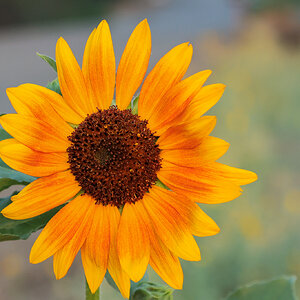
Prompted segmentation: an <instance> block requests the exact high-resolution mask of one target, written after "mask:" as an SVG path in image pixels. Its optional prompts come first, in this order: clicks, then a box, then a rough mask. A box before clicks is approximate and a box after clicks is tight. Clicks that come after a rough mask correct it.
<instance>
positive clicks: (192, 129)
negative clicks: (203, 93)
mask: <svg viewBox="0 0 300 300" xmlns="http://www.w3.org/2000/svg"><path fill="white" fill-rule="evenodd" d="M215 125H216V117H214V116H205V117H202V118H200V119H199V120H197V121H192V122H189V123H182V124H180V125H177V126H173V127H170V128H169V129H167V130H166V131H165V132H164V133H162V134H161V136H160V137H159V138H158V140H157V144H158V145H159V148H160V149H161V150H175V149H193V148H195V147H197V146H198V145H200V144H201V142H202V138H203V137H205V136H208V135H209V134H210V133H211V131H212V130H213V129H214V127H215Z"/></svg>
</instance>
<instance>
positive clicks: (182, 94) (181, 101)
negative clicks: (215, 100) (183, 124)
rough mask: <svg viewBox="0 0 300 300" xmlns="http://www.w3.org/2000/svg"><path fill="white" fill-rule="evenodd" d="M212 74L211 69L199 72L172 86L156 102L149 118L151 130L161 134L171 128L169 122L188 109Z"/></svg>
mask: <svg viewBox="0 0 300 300" xmlns="http://www.w3.org/2000/svg"><path fill="white" fill-rule="evenodd" d="M210 74H211V71H210V70H205V71H202V72H199V73H197V74H194V75H192V76H190V77H188V78H186V79H184V80H182V81H180V82H179V83H178V84H176V85H175V86H174V87H172V88H170V89H169V91H167V93H166V94H165V96H164V97H163V98H162V99H161V100H160V101H158V102H157V103H155V104H154V105H155V109H154V110H153V113H152V115H151V116H150V118H149V119H148V122H149V127H150V128H151V130H153V131H157V132H158V135H159V134H160V132H162V131H165V130H166V129H167V128H169V127H170V125H169V123H170V122H171V121H172V120H173V119H175V118H176V117H177V116H178V115H180V114H181V113H182V112H183V111H184V110H185V109H186V107H187V106H188V105H189V103H190V101H191V100H192V99H193V98H194V96H195V95H196V94H197V93H198V92H199V91H200V89H201V87H202V85H203V84H204V82H205V81H206V80H207V78H208V77H209V75H210ZM158 130H160V131H158Z"/></svg>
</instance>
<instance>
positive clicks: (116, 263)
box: [108, 207, 130, 299]
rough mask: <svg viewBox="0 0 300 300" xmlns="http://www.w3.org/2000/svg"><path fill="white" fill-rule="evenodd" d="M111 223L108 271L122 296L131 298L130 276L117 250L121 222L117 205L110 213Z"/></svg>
mask: <svg viewBox="0 0 300 300" xmlns="http://www.w3.org/2000/svg"><path fill="white" fill-rule="evenodd" d="M109 219H110V220H109V224H110V251H109V259H108V271H109V273H110V275H111V277H112V278H113V280H114V282H115V283H116V285H117V286H118V288H119V290H120V292H121V294H122V296H123V297H124V298H127V299H128V298H129V295H130V278H129V276H128V275H127V274H126V273H125V271H124V270H123V269H122V267H121V264H120V260H119V256H118V252H117V232H118V227H119V223H120V213H119V211H118V209H117V207H113V209H112V210H111V213H110V215H109Z"/></svg>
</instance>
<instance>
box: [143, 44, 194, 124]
mask: <svg viewBox="0 0 300 300" xmlns="http://www.w3.org/2000/svg"><path fill="white" fill-rule="evenodd" d="M192 54H193V47H192V45H190V44H189V43H183V44H180V45H178V46H176V47H174V48H173V49H172V50H170V51H169V52H168V53H167V54H166V55H165V56H163V57H162V58H161V59H160V60H159V62H158V63H157V64H156V65H155V67H154V68H153V70H152V71H151V72H150V73H149V75H148V76H147V78H146V79H145V82H144V84H143V86H142V89H141V93H140V98H139V105H138V112H139V115H140V116H141V117H142V119H146V120H149V118H150V116H151V115H152V113H153V111H154V110H155V104H156V103H159V102H160V101H161V99H162V98H163V97H164V96H165V94H166V92H167V91H168V90H169V89H170V88H171V87H172V86H174V85H175V84H176V83H177V82H179V81H180V80H181V79H182V77H183V75H184V74H185V72H186V71H187V68H188V67H189V64H190V62H191V59H192Z"/></svg>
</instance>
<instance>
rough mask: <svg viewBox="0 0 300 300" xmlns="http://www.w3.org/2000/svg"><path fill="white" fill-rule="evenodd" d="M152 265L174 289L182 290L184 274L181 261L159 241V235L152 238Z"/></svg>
mask: <svg viewBox="0 0 300 300" xmlns="http://www.w3.org/2000/svg"><path fill="white" fill-rule="evenodd" d="M150 241H151V254H150V265H151V267H152V268H153V270H154V271H155V272H156V273H157V274H158V275H159V276H160V277H161V278H162V279H163V280H164V281H165V282H166V283H167V284H168V285H170V286H171V287H172V288H174V289H182V284H183V272H182V268H181V265H180V261H179V259H178V257H177V256H175V255H174V254H173V253H172V252H171V251H170V250H169V249H168V248H167V247H166V246H165V245H164V244H163V243H162V241H161V240H160V239H159V237H158V236H157V235H151V236H150Z"/></svg>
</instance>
